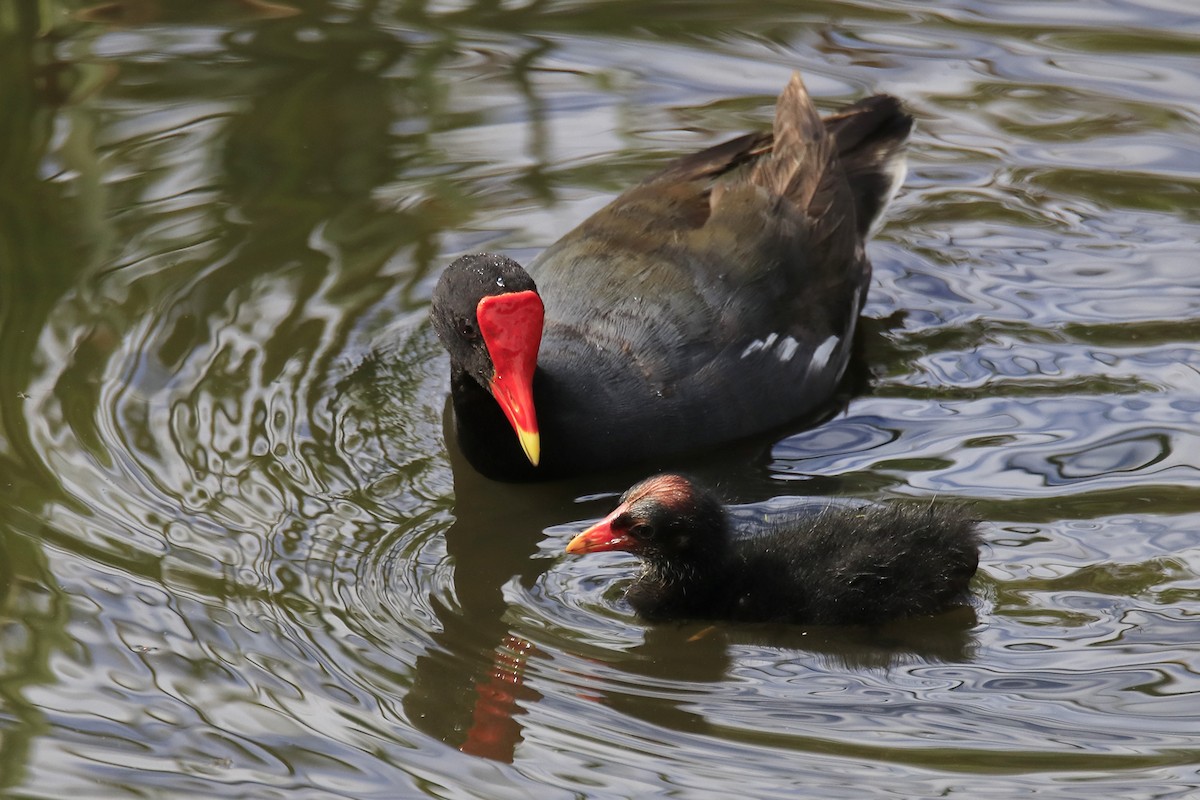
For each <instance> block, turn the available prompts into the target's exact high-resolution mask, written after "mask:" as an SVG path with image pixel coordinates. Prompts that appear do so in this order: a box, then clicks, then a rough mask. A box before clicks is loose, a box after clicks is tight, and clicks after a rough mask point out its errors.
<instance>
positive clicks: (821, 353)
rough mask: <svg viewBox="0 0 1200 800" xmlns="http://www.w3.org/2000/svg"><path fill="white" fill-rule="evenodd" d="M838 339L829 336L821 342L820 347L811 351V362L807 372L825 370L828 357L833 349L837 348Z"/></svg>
mask: <svg viewBox="0 0 1200 800" xmlns="http://www.w3.org/2000/svg"><path fill="white" fill-rule="evenodd" d="M837 343H838V337H836V336H830V337H829V338H828V339H826V340H825V341H823V342H821V345H820V347H818V348H817V349H816V350H814V351H813V354H812V361H810V362H809V364H808V371H809V372H820V371H821V370H823V369H825V365H826V364H828V363H829V357H830V356H831V355H833V348H835V347H837Z"/></svg>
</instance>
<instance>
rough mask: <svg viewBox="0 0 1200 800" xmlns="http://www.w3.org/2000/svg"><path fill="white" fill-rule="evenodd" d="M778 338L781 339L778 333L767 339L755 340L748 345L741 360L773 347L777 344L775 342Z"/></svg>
mask: <svg viewBox="0 0 1200 800" xmlns="http://www.w3.org/2000/svg"><path fill="white" fill-rule="evenodd" d="M778 338H779V334H778V333H772V334H770V335H768V336H767V338H766V339H755V340H754V341H753V342H751V343H750V344H748V345H746V349H745V350H743V351H742V355H741V358H745V357H746V356H749V355H753V354H754V353H757V352H758V351H759V350H766V349H767V348H769V347H770V346H771V345H773V344H775V340H776V339H778Z"/></svg>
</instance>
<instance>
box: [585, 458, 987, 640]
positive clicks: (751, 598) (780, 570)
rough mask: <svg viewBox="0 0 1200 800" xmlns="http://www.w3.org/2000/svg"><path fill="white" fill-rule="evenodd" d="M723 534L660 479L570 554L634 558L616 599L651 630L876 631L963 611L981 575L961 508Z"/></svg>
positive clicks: (695, 499) (826, 518)
mask: <svg viewBox="0 0 1200 800" xmlns="http://www.w3.org/2000/svg"><path fill="white" fill-rule="evenodd" d="M731 528H732V526H731V524H730V520H729V517H728V515H727V514H726V510H725V509H724V508H723V507H722V505H721V504H720V502H718V501H717V499H716V497H714V496H713V494H712V493H711V492H709V491H707V490H705V489H702V488H699V487H698V486H696V485H695V484H694V483H693V482H691V481H690V480H688V479H687V478H684V477H682V476H679V475H658V476H656V477H653V478H648V479H647V480H644V481H642V482H641V483H638V484H637V485H635V486H634V487H632V488H631V489H629V491H627V492H625V494H624V495H623V496H622V497H621V502H620V505H619V506H618V507H617V509H616V510H615V511H613V512H612V513H611V514H609V515H608V516H607V517H605V518H604V519H603V520H601V521H600V522H598V523H596V524H595V525H593V526H592V527H590V528H588V529H587V530H586V531H584V532H583V533H581V534H579V535H578V536H576V537H575V538H574V539H572V540H571V543H570V544H568V545H567V552H568V553H598V552H604V551H608V550H625V551H628V552H630V553H633V554H634V555H637V556H638V557H639V558H641V559H642V562H643V570H642V572H641V574H640V575H638V577H637V578H636V579H635V580H634V582H633V584H632V585H631V586H630V587H629V589H628V591H627V592H626V594H625V597H626V599H627V600H628V601H629V604H630V605H631V606H633V609H634V611H636V612H637V613H638V614H640V615H641V616H643V617H646V618H647V619H651V620H663V619H713V620H718V619H719V620H741V621H747V622H793V623H801V624H818V625H848V624H849V625H874V624H879V623H883V622H887V621H889V620H895V619H902V618H905V617H915V616H922V615H927V614H933V613H936V612H938V611H943V610H946V609H948V608H950V607H951V606H954V605H960V604H963V603H965V602H966V601H967V598H968V588H967V586H968V584H969V582H970V580H971V576H973V575H974V574H975V570H976V568H977V567H978V565H979V545H980V535H979V532H978V530H977V525H976V522H975V520H973V519H972V517H971V515H970V514H969V513H968V511H967V510H966V509H965V508H964V507H963V506H962V505H958V504H938V505H925V504H922V505H917V504H914V503H908V502H893V503H889V504H886V505H863V506H861V507H854V506H851V505H836V504H831V505H829V506H827V507H826V508H825V509H824V510H823V511H821V512H819V513H817V514H807V515H803V516H796V515H794V514H792V515H788V514H781V515H779V516H777V517H775V516H773V517H771V518H769V519H765V520H759V521H758V524H757V525H756V526H755V530H753V531H747V532H745V535H743V536H741V537H738V536H736V535H735V534H734V532H733V531H732V530H731Z"/></svg>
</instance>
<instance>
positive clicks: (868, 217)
mask: <svg viewBox="0 0 1200 800" xmlns="http://www.w3.org/2000/svg"><path fill="white" fill-rule="evenodd" d="M825 126H826V129H827V130H828V131H829V132H830V133H831V134H833V136H834V138H835V139H836V140H837V151H838V160H839V161H840V162H841V165H842V171H843V172H844V173H845V175H846V182H847V183H848V184H849V186H850V189H851V192H852V193H853V197H854V205H855V211H856V218H857V221H858V229H859V233H860V234H861V235H862V236H864V237H865V236H867V235H868V234H869V233H870V232H871V230H872V228H874V227H875V225H876V224H878V222H879V221H880V219H881V218H882V216H883V210H884V208H886V207H887V204H888V203H889V202H891V199H892V198H893V197H894V196H895V194H896V192H897V191H898V190H899V189H900V185H901V184H902V183H903V182H904V175H905V173H906V171H907V168H906V166H905V159H904V149H905V145H906V144H907V142H908V137H909V134H910V133H911V132H912V127H913V118H912V116H911V115H910V114H908V113H907V112H906V111H905V110H904V108H903V107H902V106H901V104H900V101H899V100H897V99H896V98H894V97H892V96H890V95H886V94H880V95H875V96H874V97H868V98H866V99H865V100H860V101H859V102H857V103H855V104H854V105H852V106H849V107H847V108H846V109H844V110H843V111H842V112H840V113H838V114H835V115H833V116H831V117H826V118H825Z"/></svg>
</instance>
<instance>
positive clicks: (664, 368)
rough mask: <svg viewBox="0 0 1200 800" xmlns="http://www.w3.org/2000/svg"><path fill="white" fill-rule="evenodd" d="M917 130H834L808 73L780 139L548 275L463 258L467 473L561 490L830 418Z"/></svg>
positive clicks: (461, 368) (536, 265)
mask: <svg viewBox="0 0 1200 800" xmlns="http://www.w3.org/2000/svg"><path fill="white" fill-rule="evenodd" d="M911 128H912V117H910V116H909V115H908V114H907V113H905V112H904V110H903V109H902V108H901V106H900V103H899V101H898V100H896V99H895V98H894V97H890V96H887V95H876V96H874V97H870V98H867V99H865V100H862V101H860V102H858V103H856V104H854V105H852V106H849V107H848V108H846V109H844V110H843V111H842V112H841V113H838V114H835V115H833V116H830V117H826V118H825V119H824V120H822V119H821V118H820V117H819V116H818V114H817V111H816V109H815V108H814V106H813V103H812V100H811V99H810V98H809V96H808V93H807V91H806V90H805V88H804V84H803V83H802V82H801V81H800V77H799V75H794V76H793V77H792V80H791V82H790V83H789V84H788V86H787V88H785V89H784V91H783V93H782V94H781V95H780V97H779V100H778V103H777V106H776V113H775V125H774V131H773V133H752V134H747V135H745V136H741V137H739V138H736V139H733V140H731V141H728V142H725V143H724V144H720V145H717V146H715V147H711V148H709V149H707V150H703V151H701V152H698V153H695V154H693V155H689V156H685V157H683V158H680V159H678V160H677V161H674V162H672V163H670V164H669V165H667V167H666V168H665V169H663V170H661V171H660V172H658V173H657V174H654V175H651V176H650V177H649V178H647V179H646V180H644V181H642V182H641V183H640V184H638V185H637V186H634V187H633V188H631V189H629V190H628V191H626V192H625V193H623V194H622V195H621V196H619V197H618V198H616V199H615V200H613V201H612V202H611V203H609V204H608V205H607V206H606V207H604V208H603V209H601V210H600V211H598V212H597V213H595V214H593V215H592V216H591V217H590V218H589V219H587V220H585V221H584V222H583V223H582V224H581V225H579V227H577V228H575V229H574V230H572V231H571V232H570V233H568V234H567V235H566V236H564V237H563V238H562V239H560V240H559V241H558V242H556V243H555V244H553V245H551V246H550V247H549V248H547V249H546V250H545V251H544V252H543V253H542V254H541V255H540V256H538V257H537V258H536V259H535V260H534V261H533V262H532V263H531V264H530V265H529V267H528V269H523V268H522V267H521V266H520V265H519V264H517V263H516V262H514V261H512V260H511V259H508V258H506V257H504V256H500V255H492V254H488V253H475V254H472V255H466V256H463V257H461V258H459V259H458V260H456V261H455V262H454V263H452V264H451V265H450V266H449V267H447V269H446V270H445V271H444V272H443V274H442V275H441V277H440V279H439V280H438V283H437V286H436V287H435V289H434V292H433V304H432V306H433V307H432V320H433V326H434V329H435V330H436V331H437V334H438V336H439V338H440V339H441V341H442V342H443V344H444V345H445V347H446V349H447V350H448V351H449V352H450V370H451V376H450V378H451V395H452V398H453V406H454V418H455V426H456V431H457V436H458V442H459V446H460V447H461V449H462V451H463V454H464V455H465V456H466V458H467V460H468V461H469V462H470V463H471V464H472V466H474V467H475V468H476V469H477V470H479V471H480V472H482V473H483V474H484V475H486V476H488V477H491V478H494V479H499V480H531V479H545V478H555V477H561V476H564V475H568V474H572V473H578V472H583V471H588V470H595V469H601V468H604V467H609V466H614V465H617V464H627V463H633V462H636V461H640V460H644V459H647V458H650V457H652V456H653V457H661V456H665V455H670V454H673V453H678V452H681V451H685V450H692V449H697V448H700V447H703V446H708V445H714V444H717V443H720V442H726V441H730V440H733V439H736V438H740V437H744V436H747V435H749V434H752V433H757V432H760V431H765V430H768V429H770V428H772V427H776V426H778V425H781V424H783V423H785V422H788V421H791V420H794V419H796V418H798V417H801V416H804V415H807V414H811V413H813V412H814V411H816V410H818V409H820V408H821V407H822V406H824V405H825V404H827V402H828V401H829V400H830V399H831V397H832V396H833V394H834V392H835V389H836V388H837V384H838V382H839V380H840V379H841V377H842V374H843V372H844V371H845V368H846V362H847V359H848V357H849V354H850V350H851V340H852V338H853V336H854V329H855V323H856V320H857V317H858V314H859V312H860V311H861V309H862V305H863V301H864V298H865V296H866V293H867V285H868V283H869V281H870V277H871V264H870V262H869V261H868V260H867V256H866V253H865V251H864V242H865V240H866V238H867V236H868V234H869V232H870V230H871V228H872V225H873V224H874V223H875V222H876V220H877V219H878V218H879V216H880V214H881V212H882V211H883V208H884V206H885V205H886V204H887V202H888V201H889V200H890V199H891V196H892V195H893V194H894V193H895V191H896V190H897V189H898V188H899V185H900V182H901V181H902V179H903V176H904V159H903V151H904V146H905V143H906V141H907V140H908V135H909V132H910V130H911ZM539 345H540V350H539ZM535 404H536V409H535Z"/></svg>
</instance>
